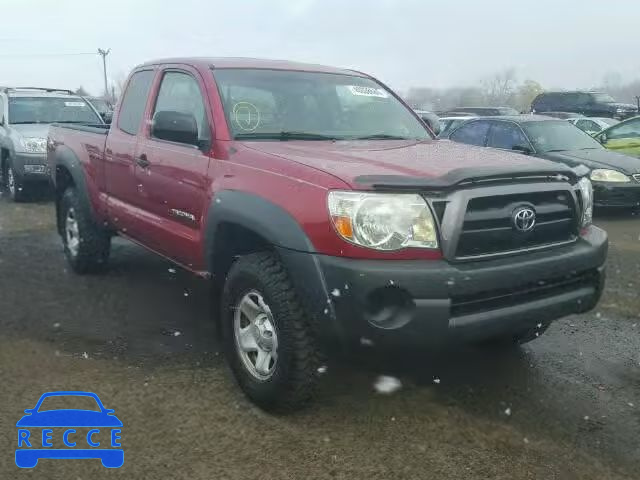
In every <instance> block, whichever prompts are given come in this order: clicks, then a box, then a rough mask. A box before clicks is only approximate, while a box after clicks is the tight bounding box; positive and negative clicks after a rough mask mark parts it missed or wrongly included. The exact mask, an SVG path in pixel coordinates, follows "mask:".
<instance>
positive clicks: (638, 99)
mask: <svg viewBox="0 0 640 480" xmlns="http://www.w3.org/2000/svg"><path fill="white" fill-rule="evenodd" d="M636 102H637V103H638V113H640V95H636Z"/></svg>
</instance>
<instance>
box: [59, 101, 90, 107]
mask: <svg viewBox="0 0 640 480" xmlns="http://www.w3.org/2000/svg"><path fill="white" fill-rule="evenodd" d="M64 106H65V107H86V106H87V104H86V103H84V102H64Z"/></svg>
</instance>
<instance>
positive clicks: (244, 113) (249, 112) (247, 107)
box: [233, 102, 260, 132]
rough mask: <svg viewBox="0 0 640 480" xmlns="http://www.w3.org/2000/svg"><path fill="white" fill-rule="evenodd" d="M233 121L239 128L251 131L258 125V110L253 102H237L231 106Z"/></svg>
mask: <svg viewBox="0 0 640 480" xmlns="http://www.w3.org/2000/svg"><path fill="white" fill-rule="evenodd" d="M233 121H234V122H235V123H236V125H238V127H239V128H240V129H241V130H244V131H245V132H253V131H254V130H255V129H256V128H258V127H259V126H260V110H258V107H256V106H255V105H254V104H253V103H249V102H238V103H236V104H235V105H234V106H233Z"/></svg>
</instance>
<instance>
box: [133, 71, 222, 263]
mask: <svg viewBox="0 0 640 480" xmlns="http://www.w3.org/2000/svg"><path fill="white" fill-rule="evenodd" d="M158 112H178V113H181V114H187V115H193V117H195V121H196V124H197V128H198V141H197V142H196V143H197V145H196V144H187V143H181V142H178V141H169V140H164V139H161V138H156V137H155V136H154V133H153V128H152V125H153V122H154V116H155V115H156V114H157V113H158ZM211 118H212V116H211V112H210V108H209V102H208V100H207V97H206V90H205V88H204V82H203V80H202V78H201V77H200V74H199V73H198V72H197V71H196V70H195V69H191V68H190V67H187V66H175V67H171V68H165V69H164V70H163V71H162V72H161V73H160V79H159V84H158V85H157V87H156V89H155V93H154V95H153V99H152V103H151V106H150V108H149V114H148V118H147V122H146V123H147V128H145V130H144V132H143V133H142V135H141V136H140V142H139V143H138V146H137V151H136V158H137V163H136V167H135V170H136V179H137V190H138V203H139V205H140V208H141V209H142V210H144V212H145V216H144V230H143V232H142V233H141V236H140V240H141V241H142V242H143V243H144V244H145V245H147V246H149V247H150V248H152V249H154V250H156V251H158V252H159V253H161V254H164V255H166V256H168V257H170V258H172V259H174V260H176V261H178V262H179V263H182V264H183V265H185V266H187V267H192V266H193V265H199V264H200V257H201V248H200V241H201V239H200V237H201V234H202V225H203V222H204V218H203V217H204V213H205V203H206V195H207V192H208V170H209V162H210V157H209V151H210V149H211V142H212V138H213V132H212V128H211V127H212V121H211Z"/></svg>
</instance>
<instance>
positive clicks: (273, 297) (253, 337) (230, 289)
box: [221, 253, 322, 411]
mask: <svg viewBox="0 0 640 480" xmlns="http://www.w3.org/2000/svg"><path fill="white" fill-rule="evenodd" d="M221 328H222V335H223V340H224V346H225V353H226V356H227V360H228V362H229V365H230V367H231V370H232V371H233V373H234V375H235V377H236V380H237V381H238V384H239V385H240V388H241V389H242V390H243V391H244V393H245V394H246V395H247V396H248V397H249V398H250V399H251V400H252V401H253V402H254V403H255V404H257V405H258V406H260V407H261V408H264V409H265V410H275V411H291V410H295V409H298V408H300V407H302V406H303V405H304V404H305V403H307V402H308V401H309V400H310V399H311V398H312V397H313V394H314V391H315V387H316V384H317V381H318V377H319V373H318V369H319V367H320V366H321V363H322V356H321V353H320V350H319V348H318V345H317V341H316V338H315V335H314V334H313V331H312V329H311V325H310V322H309V319H308V318H307V316H306V315H305V312H304V309H303V308H302V306H301V304H300V302H299V300H298V297H297V295H296V293H295V291H294V288H293V285H292V284H291V281H290V280H289V278H288V275H287V273H286V271H285V270H284V267H283V266H282V264H281V263H280V261H279V259H278V258H277V257H276V256H275V255H274V254H271V253H255V254H251V255H246V256H244V257H241V258H240V259H239V260H237V261H236V262H235V263H234V264H233V266H232V267H231V270H230V272H229V275H228V276H227V280H226V283H225V287H224V291H223V295H222V319H221Z"/></svg>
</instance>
